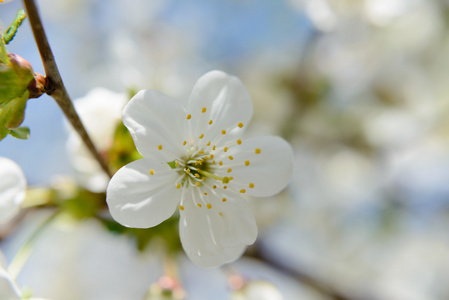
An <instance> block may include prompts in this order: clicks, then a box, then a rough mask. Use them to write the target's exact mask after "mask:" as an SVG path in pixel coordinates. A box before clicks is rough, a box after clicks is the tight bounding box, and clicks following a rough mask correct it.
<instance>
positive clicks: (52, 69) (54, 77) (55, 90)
mask: <svg viewBox="0 0 449 300" xmlns="http://www.w3.org/2000/svg"><path fill="white" fill-rule="evenodd" d="M24 3H25V8H26V10H27V14H28V17H29V20H30V24H31V29H32V30H33V34H34V39H35V40H36V44H37V47H38V49H39V53H40V55H41V59H42V63H43V65H44V69H45V74H46V78H45V79H46V83H45V90H46V93H47V94H49V95H50V96H52V97H53V99H55V101H56V103H58V105H59V107H60V108H61V109H62V111H63V112H64V114H65V116H66V117H67V119H69V121H70V124H72V126H73V128H74V129H75V130H76V132H78V134H79V135H80V137H81V139H82V141H83V142H84V144H85V145H86V146H87V148H88V149H89V151H90V152H91V153H92V155H93V156H94V157H95V159H96V160H97V161H98V163H99V164H100V166H101V168H102V169H103V171H104V172H105V173H106V174H107V175H108V176H109V177H112V174H111V171H110V170H109V168H108V166H107V165H106V163H105V162H104V160H103V159H102V157H101V156H100V154H99V153H98V151H97V149H96V148H95V145H94V144H93V142H92V140H91V139H90V137H89V135H88V133H87V131H86V129H85V128H84V125H83V123H82V122H81V120H80V118H79V116H78V114H77V112H76V110H75V107H74V106H73V103H72V101H71V100H70V97H69V95H68V93H67V90H66V88H65V86H64V83H63V82H62V79H61V75H60V73H59V70H58V67H57V65H56V62H55V58H54V56H53V52H52V51H51V48H50V45H49V43H48V40H47V36H46V34H45V31H44V27H43V26H42V21H41V19H40V16H39V12H38V10H37V7H36V3H35V1H34V0H24Z"/></svg>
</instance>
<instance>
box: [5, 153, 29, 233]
mask: <svg viewBox="0 0 449 300" xmlns="http://www.w3.org/2000/svg"><path fill="white" fill-rule="evenodd" d="M25 192H26V180H25V175H24V174H23V172H22V169H21V168H20V167H19V166H18V165H17V164H16V163H15V162H13V161H12V160H10V159H8V158H5V157H0V225H1V224H2V223H5V222H7V221H9V220H10V219H11V218H13V217H14V216H15V215H16V214H17V213H18V212H19V210H20V205H21V203H22V201H23V199H24V198H25Z"/></svg>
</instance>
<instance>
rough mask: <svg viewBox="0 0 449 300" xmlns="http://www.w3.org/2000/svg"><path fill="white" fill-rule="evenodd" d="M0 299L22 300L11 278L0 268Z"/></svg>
mask: <svg viewBox="0 0 449 300" xmlns="http://www.w3.org/2000/svg"><path fill="white" fill-rule="evenodd" d="M0 299H7V300H16V299H17V300H20V299H22V297H21V296H20V291H19V288H18V287H17V285H16V283H15V282H14V281H13V280H12V279H11V276H10V275H9V274H8V273H7V272H6V271H5V270H4V269H2V268H0Z"/></svg>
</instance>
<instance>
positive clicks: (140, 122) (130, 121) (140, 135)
mask: <svg viewBox="0 0 449 300" xmlns="http://www.w3.org/2000/svg"><path fill="white" fill-rule="evenodd" d="M186 116H187V114H186V113H185V111H184V108H183V106H182V104H180V103H178V101H176V100H174V99H172V98H171V97H169V96H167V95H164V94H162V93H160V92H158V91H154V90H144V91H140V92H138V93H137V95H135V96H134V97H133V98H132V99H131V100H130V101H129V103H128V104H127V105H126V106H125V109H124V110H123V123H124V124H125V126H126V127H127V128H128V129H129V131H130V132H131V135H132V137H133V139H134V143H135V144H136V147H137V149H138V150H139V152H140V153H141V154H142V155H143V156H145V157H155V158H157V159H159V160H161V161H173V160H174V159H175V157H177V158H178V159H179V158H181V156H182V155H183V153H184V152H183V150H182V148H181V147H182V142H183V141H184V139H185V136H186V135H187V131H186V130H187V129H186V127H187V120H186ZM159 145H162V148H163V150H158V146H159Z"/></svg>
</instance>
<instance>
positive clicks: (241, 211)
mask: <svg viewBox="0 0 449 300" xmlns="http://www.w3.org/2000/svg"><path fill="white" fill-rule="evenodd" d="M204 190H205V189H202V190H200V189H195V190H193V195H192V197H191V198H188V199H186V198H184V199H183V205H184V210H182V211H181V219H180V223H179V232H180V237H181V242H182V245H183V248H184V250H185V252H186V253H187V255H188V256H189V258H190V259H191V260H192V261H193V262H195V263H196V264H198V265H200V266H203V267H216V266H220V265H222V264H225V263H229V262H231V261H234V260H236V259H237V258H239V257H240V256H241V255H242V253H243V252H244V250H245V248H246V246H247V245H250V244H252V243H254V241H255V240H256V237H257V226H256V223H255V220H254V216H253V214H252V212H251V209H250V207H249V204H248V202H247V201H246V199H244V198H243V197H242V196H241V195H239V194H237V193H234V192H229V193H220V194H218V193H215V192H214V191H213V190H212V189H210V190H209V192H208V196H203V195H201V194H200V193H202V192H203V191H204ZM223 198H226V201H225V202H223V200H222V199H223ZM197 204H201V207H198V206H197ZM207 204H210V206H208V205H207Z"/></svg>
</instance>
